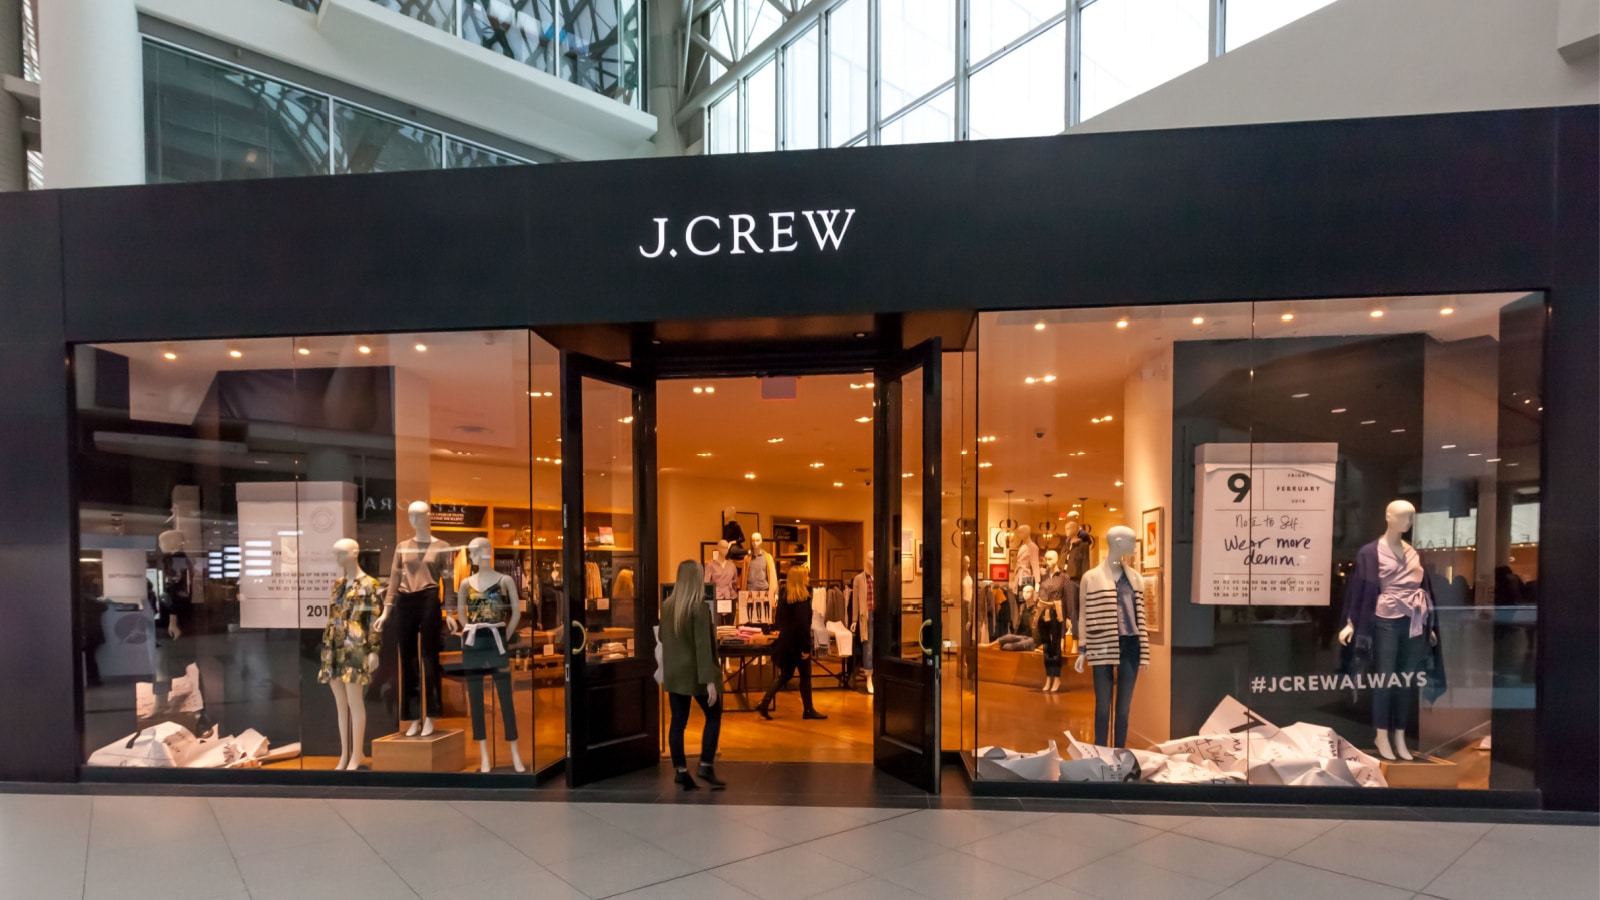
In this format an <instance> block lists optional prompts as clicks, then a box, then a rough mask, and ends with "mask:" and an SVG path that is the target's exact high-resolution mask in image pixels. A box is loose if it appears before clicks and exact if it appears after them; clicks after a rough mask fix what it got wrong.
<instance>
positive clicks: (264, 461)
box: [256, 459, 267, 466]
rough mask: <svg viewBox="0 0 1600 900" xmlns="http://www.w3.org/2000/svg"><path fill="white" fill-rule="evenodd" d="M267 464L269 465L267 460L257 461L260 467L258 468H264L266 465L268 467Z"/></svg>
mask: <svg viewBox="0 0 1600 900" xmlns="http://www.w3.org/2000/svg"><path fill="white" fill-rule="evenodd" d="M266 464H267V461H266V460H264V459H258V460H256V465H258V466H264V465H266Z"/></svg>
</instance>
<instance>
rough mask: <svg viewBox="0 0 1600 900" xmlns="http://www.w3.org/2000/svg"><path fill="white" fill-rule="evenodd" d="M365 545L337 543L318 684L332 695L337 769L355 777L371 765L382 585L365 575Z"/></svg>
mask: <svg viewBox="0 0 1600 900" xmlns="http://www.w3.org/2000/svg"><path fill="white" fill-rule="evenodd" d="M360 554H361V545H359V544H357V543H356V542H355V541H353V540H350V539H349V538H345V539H343V540H340V541H336V542H334V545H333V559H334V562H335V564H337V565H338V567H339V571H340V573H341V575H340V578H339V580H338V581H337V582H335V583H334V586H333V598H332V602H331V603H330V604H329V607H328V626H327V628H326V629H325V630H324V631H323V634H322V668H321V670H320V671H319V672H318V673H317V680H318V681H321V682H323V683H324V684H326V685H327V686H328V688H329V690H331V691H333V705H334V709H335V710H336V712H337V714H338V716H339V762H338V764H337V765H335V766H334V769H335V770H336V771H337V770H344V771H348V772H354V771H355V770H357V769H359V768H361V767H362V766H364V765H366V764H367V759H366V756H365V755H364V754H363V753H362V748H363V747H365V746H366V740H367V699H366V695H367V685H368V684H369V683H370V682H371V680H372V673H374V672H376V671H377V670H378V647H379V645H380V640H379V637H378V633H379V628H378V621H379V620H378V618H377V617H374V616H373V613H374V612H375V611H376V609H377V605H378V603H379V596H378V582H377V580H375V579H374V578H373V577H372V576H371V575H368V574H367V573H365V572H363V571H361V564H360V563H359V562H357V559H358V558H359V556H360Z"/></svg>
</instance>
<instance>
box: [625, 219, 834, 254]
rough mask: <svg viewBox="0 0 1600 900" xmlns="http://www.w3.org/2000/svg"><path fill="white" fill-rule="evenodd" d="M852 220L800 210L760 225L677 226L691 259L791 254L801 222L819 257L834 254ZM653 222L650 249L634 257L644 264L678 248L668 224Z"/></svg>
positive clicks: (710, 222) (711, 222)
mask: <svg viewBox="0 0 1600 900" xmlns="http://www.w3.org/2000/svg"><path fill="white" fill-rule="evenodd" d="M855 215H856V211H855V210H853V209H805V210H800V211H798V212H796V211H793V210H791V211H788V212H775V213H767V215H766V219H765V221H761V220H759V219H757V218H756V217H755V216H752V215H749V214H746V213H733V214H732V215H729V216H726V217H722V216H695V217H694V218H692V219H690V220H689V221H688V223H687V224H685V225H684V226H683V232H682V235H681V237H682V241H681V246H682V247H683V249H685V250H688V251H689V252H690V253H692V254H694V255H695V256H717V255H719V254H722V253H726V254H728V255H729V256H740V255H743V254H746V253H757V254H760V253H793V252H794V251H796V250H800V249H802V248H803V247H804V246H805V239H804V233H805V230H801V232H800V234H799V235H798V236H797V235H796V226H797V225H798V224H799V221H800V220H801V219H804V220H805V223H806V225H808V226H809V231H810V232H811V238H812V241H813V242H815V244H816V249H817V251H818V252H819V253H826V252H828V251H829V250H830V249H831V250H834V251H838V249H839V248H840V245H842V244H843V243H844V236H845V232H846V231H848V230H849V229H850V220H852V219H854V218H855ZM653 221H654V222H655V225H656V233H655V248H654V249H651V248H650V247H649V246H647V245H644V244H640V245H639V255H640V256H642V257H644V258H645V259H660V258H661V257H662V256H667V257H676V256H677V255H678V246H680V244H674V243H673V238H674V237H678V236H679V235H678V232H677V229H676V228H674V227H672V220H671V219H670V218H667V217H661V218H658V219H655V220H653Z"/></svg>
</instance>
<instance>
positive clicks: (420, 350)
mask: <svg viewBox="0 0 1600 900" xmlns="http://www.w3.org/2000/svg"><path fill="white" fill-rule="evenodd" d="M412 349H414V350H416V351H417V352H418V353H427V352H428V345H427V344H413V345H412Z"/></svg>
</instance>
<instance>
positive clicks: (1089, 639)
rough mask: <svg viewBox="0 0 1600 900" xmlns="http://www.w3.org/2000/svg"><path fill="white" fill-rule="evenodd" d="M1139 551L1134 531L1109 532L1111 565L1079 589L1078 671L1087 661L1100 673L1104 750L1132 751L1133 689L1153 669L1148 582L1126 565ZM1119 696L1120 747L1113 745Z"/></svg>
mask: <svg viewBox="0 0 1600 900" xmlns="http://www.w3.org/2000/svg"><path fill="white" fill-rule="evenodd" d="M1136 546H1137V538H1136V537H1135V535H1134V533H1133V529H1132V528H1129V527H1128V526H1126V525H1117V526H1115V527H1114V528H1112V529H1111V530H1110V531H1107V532H1106V558H1105V560H1104V561H1102V562H1101V563H1100V565H1098V566H1095V567H1094V568H1092V569H1090V570H1089V571H1087V572H1085V573H1083V581H1082V583H1081V584H1080V585H1079V591H1080V597H1081V601H1082V602H1081V604H1080V608H1079V613H1078V615H1079V618H1078V628H1077V633H1078V640H1079V642H1080V644H1081V647H1080V648H1079V651H1078V661H1077V663H1076V664H1074V666H1073V669H1074V670H1075V671H1078V672H1082V671H1083V664H1084V662H1085V660H1087V661H1088V663H1089V665H1090V666H1092V667H1093V668H1094V742H1095V744H1097V745H1099V746H1102V747H1104V746H1112V747H1125V746H1127V743H1128V712H1129V710H1130V709H1131V708H1132V707H1133V687H1134V684H1135V682H1136V681H1137V680H1138V676H1139V673H1140V672H1142V671H1144V670H1145V669H1146V668H1148V667H1149V666H1150V633H1149V631H1148V629H1147V627H1146V624H1145V611H1144V579H1142V578H1140V577H1139V573H1138V572H1135V571H1133V569H1132V568H1130V567H1128V566H1127V565H1125V564H1124V563H1123V560H1124V558H1126V557H1128V556H1130V555H1132V554H1133V551H1134V548H1135V547H1136ZM1113 673H1114V675H1113ZM1113 694H1115V709H1116V722H1115V729H1114V731H1112V737H1113V740H1114V741H1115V743H1112V744H1107V743H1106V737H1107V732H1108V726H1109V725H1110V722H1109V720H1110V718H1111V712H1112V708H1113Z"/></svg>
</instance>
